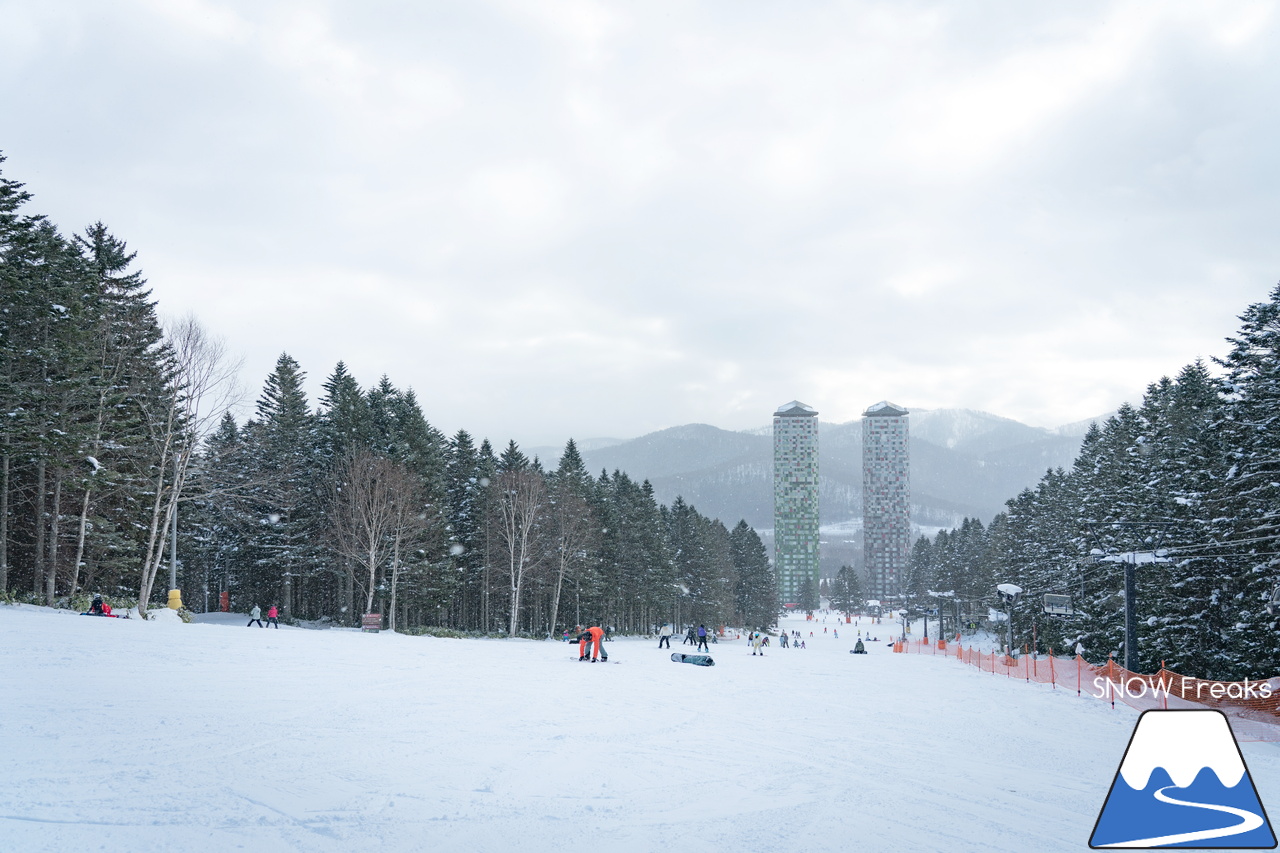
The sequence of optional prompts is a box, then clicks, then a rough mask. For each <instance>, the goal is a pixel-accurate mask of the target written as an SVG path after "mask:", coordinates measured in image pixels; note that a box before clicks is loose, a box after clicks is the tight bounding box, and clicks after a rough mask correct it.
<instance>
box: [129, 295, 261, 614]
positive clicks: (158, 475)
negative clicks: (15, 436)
mask: <svg viewBox="0 0 1280 853" xmlns="http://www.w3.org/2000/svg"><path fill="white" fill-rule="evenodd" d="M165 337H166V341H165V345H166V347H168V349H169V351H170V358H171V364H172V377H171V379H170V393H169V395H168V401H167V402H168V405H167V406H166V407H165V411H164V412H147V411H144V412H143V416H144V417H145V418H146V422H147V424H148V429H149V430H150V432H151V440H152V444H153V445H154V454H155V455H154V456H153V459H152V464H153V466H154V468H153V469H152V470H153V471H154V474H153V477H154V486H153V492H152V504H151V520H150V524H149V526H148V528H147V542H146V548H145V549H144V551H143V561H142V579H141V583H140V584H139V585H138V610H139V612H140V613H142V614H143V615H145V614H146V612H147V602H148V601H149V600H150V599H151V591H152V589H153V588H154V587H155V581H156V575H157V574H158V572H159V570H160V566H161V564H162V562H163V559H164V544H165V529H166V528H167V527H168V526H169V523H170V522H171V521H172V519H173V517H174V514H176V513H177V511H178V502H179V500H180V499H181V498H182V490H183V488H184V486H185V484H186V479H187V471H188V466H189V465H190V462H191V456H192V454H193V453H194V452H195V449H196V447H197V445H198V444H199V442H200V440H201V439H202V438H203V437H204V436H206V435H207V434H208V433H209V432H210V431H211V430H212V428H213V426H214V425H215V424H217V422H218V421H219V420H220V419H221V418H222V415H223V413H224V412H226V411H227V409H228V408H229V407H230V406H231V405H232V403H233V402H234V401H235V400H236V399H237V397H238V395H239V393H240V389H239V386H238V385H237V384H236V375H237V374H238V373H239V367H240V365H239V364H238V363H236V362H232V361H230V360H229V359H228V358H227V352H226V347H225V345H224V344H223V342H222V341H221V340H219V339H217V338H213V337H210V335H209V334H208V333H207V332H206V331H205V330H204V327H202V326H201V325H200V323H199V322H198V321H197V320H196V319H195V317H194V316H191V315H188V316H187V317H184V318H183V319H181V320H179V321H177V322H176V323H173V324H172V325H171V326H170V328H168V329H166V336H165Z"/></svg>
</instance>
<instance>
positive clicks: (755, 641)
mask: <svg viewBox="0 0 1280 853" xmlns="http://www.w3.org/2000/svg"><path fill="white" fill-rule="evenodd" d="M763 637H764V634H763V632H761V631H756V632H755V633H754V634H752V635H751V656H752V657H755V656H756V653H757V652H758V653H759V654H760V657H764V649H762V648H761V645H762V644H763V639H762V638H763Z"/></svg>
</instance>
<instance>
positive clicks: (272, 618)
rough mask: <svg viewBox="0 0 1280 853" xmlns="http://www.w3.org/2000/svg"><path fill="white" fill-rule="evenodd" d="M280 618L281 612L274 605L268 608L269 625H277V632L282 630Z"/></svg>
mask: <svg viewBox="0 0 1280 853" xmlns="http://www.w3.org/2000/svg"><path fill="white" fill-rule="evenodd" d="M279 617H280V611H279V610H277V609H276V606H275V605H274V604H273V605H271V606H270V607H268V608H267V624H268V625H275V626H276V630H277V631H279V630H280V618H279Z"/></svg>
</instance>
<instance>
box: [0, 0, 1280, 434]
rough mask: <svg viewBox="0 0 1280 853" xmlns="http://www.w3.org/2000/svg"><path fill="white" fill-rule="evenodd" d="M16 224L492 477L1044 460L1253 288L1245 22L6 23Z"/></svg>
mask: <svg viewBox="0 0 1280 853" xmlns="http://www.w3.org/2000/svg"><path fill="white" fill-rule="evenodd" d="M0 31H3V50H0V152H2V153H3V154H4V155H5V156H6V157H7V158H8V159H7V162H5V163H4V164H3V166H2V167H0V168H2V169H3V173H4V175H5V176H6V177H8V178H10V179H13V180H18V181H22V182H24V183H25V184H26V185H27V189H28V190H29V191H30V192H32V194H33V200H32V202H31V204H30V205H29V209H31V210H32V211H33V212H39V213H44V214H47V215H48V216H49V218H50V219H52V220H53V221H54V222H55V223H56V224H57V225H58V226H59V228H61V229H62V230H63V231H64V232H65V233H68V234H69V233H72V232H78V231H82V230H83V229H84V227H86V226H87V225H89V224H90V223H93V222H95V221H102V222H104V223H106V224H107V226H108V227H109V228H110V229H111V231H112V232H113V233H114V234H115V236H117V237H118V238H120V239H123V240H125V241H126V242H127V243H128V244H129V246H130V247H131V248H132V249H133V250H135V251H136V252H137V253H138V260H137V263H138V266H139V267H140V268H141V269H142V270H143V272H144V273H145V274H146V276H147V278H148V280H149V282H150V284H151V286H152V288H153V293H154V296H155V298H156V299H157V300H158V302H159V307H160V310H161V312H162V313H163V314H164V315H167V316H170V317H175V318H176V317H180V316H183V315H186V314H194V315H195V316H196V317H198V318H199V320H200V321H201V322H202V323H203V325H204V326H205V327H206V328H207V329H208V331H209V332H211V333H212V334H213V335H215V336H218V337H221V338H222V339H224V340H225V342H226V344H227V347H228V350H229V351H230V352H232V353H233V354H235V355H236V356H237V357H242V358H243V359H244V363H243V368H242V381H243V384H244V386H245V395H246V396H245V400H246V409H245V411H246V412H247V411H249V410H250V408H251V406H252V402H253V400H254V399H256V397H257V396H258V394H259V393H260V390H261V388H262V383H263V380H264V379H265V378H266V376H267V374H268V373H269V372H270V371H271V369H272V367H273V366H274V364H275V362H276V359H277V358H278V357H279V355H280V354H281V353H282V352H287V353H289V354H290V355H291V356H293V357H294V358H295V359H296V360H297V361H298V362H300V363H301V365H302V367H303V369H304V370H305V371H306V372H307V374H308V387H309V389H310V391H311V393H312V395H313V400H315V399H318V396H319V392H320V385H321V383H322V382H323V381H324V379H325V377H327V376H328V375H329V374H330V373H331V372H332V370H333V368H334V366H335V365H336V364H337V362H338V361H339V360H342V361H344V362H345V363H346V364H347V366H348V368H349V369H350V370H351V372H352V373H353V374H354V375H355V376H356V378H357V379H358V380H359V381H360V382H361V383H362V384H363V385H364V386H366V387H367V386H369V385H371V384H374V383H376V382H377V381H378V379H379V377H381V376H382V375H384V374H385V375H386V376H388V377H389V378H390V380H391V381H392V383H393V384H395V385H396V386H397V387H400V388H408V387H411V388H413V389H414V391H415V393H416V394H417V396H418V399H419V401H420V402H421V404H422V407H423V410H424V412H425V414H426V415H427V418H428V419H429V420H430V421H431V422H432V423H433V424H435V425H436V426H438V427H440V428H441V429H443V430H445V431H446V432H449V433H452V432H454V431H456V430H458V429H463V428H465V429H467V430H468V431H470V432H472V433H473V434H475V435H478V436H487V437H489V438H491V439H492V440H493V441H494V442H495V443H501V444H505V443H506V440H507V439H511V438H514V439H515V440H517V441H518V442H520V443H521V444H524V445H539V444H558V443H562V442H563V441H564V440H565V439H566V438H568V437H570V436H573V437H576V438H579V439H585V438H593V437H606V436H608V437H616V438H628V437H633V436H638V435H642V434H644V433H647V432H651V431H653V430H657V429H662V428H665V427H668V426H674V425H678V424H685V423H694V422H700V423H710V424H714V425H716V426H719V427H723V428H726V429H748V428H754V427H759V426H763V425H765V424H767V423H768V422H769V420H770V417H771V415H772V412H773V411H774V410H775V409H776V408H777V407H778V406H779V405H781V404H783V403H786V402H787V401H790V400H793V399H799V400H801V401H803V402H805V403H807V404H808V405H810V406H813V407H814V408H816V409H818V410H819V412H820V413H821V417H822V419H823V420H826V421H832V422H843V421H849V420H853V419H855V418H858V417H859V416H860V415H861V412H862V411H863V410H864V409H865V408H866V407H867V406H869V405H871V404H873V403H875V402H877V401H879V400H883V399H889V400H892V401H894V402H897V403H899V404H902V405H908V406H918V407H922V408H951V407H956V408H970V409H980V410H984V411H988V412H992V413H995V414H998V415H1002V416H1005V417H1009V418H1014V419H1017V420H1020V421H1022V422H1024V423H1028V424H1032V425H1035V426H1045V427H1053V426H1057V425H1060V424H1065V423H1070V422H1074V421H1079V420H1082V419H1085V418H1088V417H1092V416H1095V415H1098V414H1101V413H1103V412H1107V411H1110V410H1113V409H1114V408H1115V407H1116V406H1117V405H1119V404H1120V403H1121V402H1124V401H1126V400H1128V401H1131V402H1137V401H1139V400H1140V398H1141V394H1142V391H1143V389H1144V388H1145V387H1146V386H1147V385H1148V384H1149V383H1151V382H1153V381H1155V380H1157V379H1159V378H1160V377H1161V376H1163V375H1173V374H1176V372H1177V371H1178V370H1179V369H1180V368H1181V367H1182V366H1184V365H1186V364H1188V363H1189V362H1191V361H1193V360H1195V359H1197V358H1204V359H1209V358H1211V357H1212V356H1214V355H1222V354H1223V353H1225V351H1226V349H1227V344H1226V343H1225V341H1224V339H1225V338H1227V337H1228V336H1230V335H1231V334H1233V333H1234V332H1235V331H1236V329H1237V328H1238V325H1239V323H1238V319H1237V318H1238V316H1239V314H1240V313H1241V312H1242V311H1243V310H1244V309H1245V308H1246V307H1247V306H1248V305H1249V304H1251V303H1254V302H1259V301H1263V300H1265V299H1267V298H1268V295H1269V293H1270V291H1271V289H1272V287H1273V286H1274V285H1275V284H1276V282H1277V281H1278V280H1280V239H1277V231H1276V224H1277V223H1278V222H1280V171H1278V169H1277V162H1276V161H1277V151H1280V148H1278V147H1277V144H1276V140H1277V139H1280V110H1277V109H1276V105H1277V104H1278V103H1280V62H1277V61H1276V59H1275V57H1276V55H1277V50H1278V49H1280V8H1278V7H1277V4H1276V3H1258V2H1229V1H1228V2H1220V3H1213V4H1204V3H1195V2H1189V3H1187V2H1163V3H1160V4H1152V3H1147V2H1139V3H1125V2H1116V3H1099V2H1080V3H1070V4H1040V3H1036V4H1031V3H1022V2H1012V0H1010V2H971V3H964V4H955V3H929V2H900V1H899V0H894V2H848V3H822V2H796V3H786V4H779V3H764V2H756V0H724V2H688V0H682V2H664V0H645V2H608V3H605V2H592V1H591V0H530V2H509V0H467V2H450V0H440V2H432V3H412V4H411V3H391V2H382V0H361V2H358V3H357V2H325V0H307V2H272V0H245V2H214V0H117V1H116V2H112V3H101V2H95V0H43V2H41V3H38V4H37V3H31V2H27V0H0Z"/></svg>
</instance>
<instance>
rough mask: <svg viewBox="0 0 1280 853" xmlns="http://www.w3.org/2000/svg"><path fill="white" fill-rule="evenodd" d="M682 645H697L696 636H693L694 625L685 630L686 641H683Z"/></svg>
mask: <svg viewBox="0 0 1280 853" xmlns="http://www.w3.org/2000/svg"><path fill="white" fill-rule="evenodd" d="M680 645H682V646H684V645H689V646H692V645H695V640H694V638H693V626H692V625H690V626H689V630H688V631H686V632H685V635H684V642H683V643H681V644H680Z"/></svg>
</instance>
